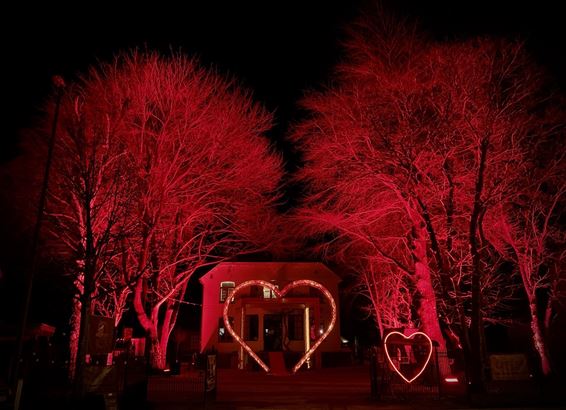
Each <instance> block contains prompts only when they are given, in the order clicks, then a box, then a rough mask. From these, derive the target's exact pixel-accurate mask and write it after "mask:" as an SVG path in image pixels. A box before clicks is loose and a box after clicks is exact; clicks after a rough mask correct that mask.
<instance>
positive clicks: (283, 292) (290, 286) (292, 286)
mask: <svg viewBox="0 0 566 410" xmlns="http://www.w3.org/2000/svg"><path fill="white" fill-rule="evenodd" d="M250 286H263V287H264V288H268V289H270V290H271V292H272V293H273V294H274V295H276V296H277V298H279V299H281V298H283V296H285V295H286V294H287V293H288V292H289V291H291V290H292V289H295V288H298V287H301V286H307V287H311V288H315V289H318V290H319V291H320V292H321V293H322V295H323V296H324V297H325V298H326V299H327V300H328V302H329V305H330V310H331V318H330V324H329V325H328V328H327V329H326V331H325V332H324V333H323V334H322V335H321V336H320V337H319V338H318V340H317V341H316V342H315V343H314V344H313V345H312V346H311V347H310V349H308V350H307V352H306V353H305V354H304V355H303V356H302V357H301V359H300V360H299V362H298V363H297V364H296V365H295V366H294V367H293V369H292V373H293V374H294V373H296V372H297V370H299V369H300V368H301V366H302V365H303V364H304V363H305V362H306V361H307V360H309V358H310V357H311V356H312V354H313V353H314V352H315V350H316V349H317V348H318V347H319V346H320V345H321V343H322V342H323V341H324V340H325V339H326V338H327V337H328V335H329V334H330V332H332V329H334V325H335V324H336V310H337V309H336V302H335V301H334V298H333V297H332V294H331V293H330V292H329V291H328V289H326V288H325V287H324V286H323V285H321V284H320V283H318V282H315V281H313V280H308V279H302V280H296V281H293V282H291V283H289V284H288V285H287V286H285V287H284V288H283V289H281V290H279V289H278V288H277V286H276V285H274V284H273V283H271V282H267V281H265V280H260V279H256V280H249V281H246V282H243V283H241V284H240V285H238V286H236V288H235V289H234V291H233V292H232V294H231V297H230V298H226V301H225V302H224V312H223V318H224V326H226V330H227V331H228V333H230V335H232V337H233V338H234V340H236V342H238V344H239V345H240V346H241V347H242V348H243V349H244V350H245V351H246V352H247V353H248V354H249V355H250V357H252V358H253V359H254V360H255V361H256V362H257V364H259V365H260V367H261V368H262V369H263V370H265V371H266V372H269V366H267V365H266V364H265V362H264V361H263V360H261V358H260V357H259V356H258V355H257V354H256V353H255V352H254V351H253V350H252V348H251V347H250V346H249V345H248V344H247V343H246V342H245V341H244V340H243V339H242V338H241V337H240V336H239V335H238V334H237V333H236V332H235V331H234V329H233V328H232V326H231V325H230V320H229V316H228V310H229V309H230V304H231V301H232V299H233V298H235V296H236V294H237V293H238V292H240V291H241V290H242V289H244V288H247V287H250Z"/></svg>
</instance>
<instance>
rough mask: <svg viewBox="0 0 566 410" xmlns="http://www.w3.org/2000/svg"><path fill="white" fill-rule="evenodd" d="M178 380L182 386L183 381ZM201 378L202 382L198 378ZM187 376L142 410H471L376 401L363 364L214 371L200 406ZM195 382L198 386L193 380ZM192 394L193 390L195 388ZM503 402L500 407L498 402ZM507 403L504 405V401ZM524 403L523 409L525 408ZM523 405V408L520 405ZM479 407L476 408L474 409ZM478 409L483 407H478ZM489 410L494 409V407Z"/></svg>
mask: <svg viewBox="0 0 566 410" xmlns="http://www.w3.org/2000/svg"><path fill="white" fill-rule="evenodd" d="M183 380H184V382H183ZM201 380H202V379H201ZM187 382H188V376H186V375H185V376H171V377H169V380H167V379H166V378H161V379H160V380H159V379H153V380H152V381H151V382H150V388H149V390H150V391H149V396H148V401H149V403H148V406H149V408H150V409H151V410H177V409H178V410H181V409H183V410H185V409H187V408H189V409H217V410H228V409H234V410H251V409H264V410H267V409H269V410H283V409H289V410H299V409H304V410H315V409H316V410H366V409H383V410H394V409H406V410H413V409H415V410H416V409H441V410H444V409H446V410H448V409H472V408H474V406H471V405H469V404H468V402H467V401H466V400H465V398H459V399H458V398H455V397H443V398H438V397H428V398H404V399H401V398H400V399H396V400H392V399H388V400H376V399H375V398H372V397H371V394H370V378H369V368H368V366H352V367H345V368H344V367H341V368H332V369H320V370H311V371H307V372H300V373H298V374H297V375H295V376H270V375H267V374H265V373H263V372H259V371H257V372H250V371H239V370H232V369H219V370H218V391H217V394H216V398H215V399H214V400H213V399H208V400H207V401H206V403H204V402H203V396H202V393H195V392H193V393H190V392H189V393H187V394H185V392H186V391H187V389H186V388H185V389H183V388H182V387H181V386H182V385H183V383H185V387H186V386H189V384H187ZM199 383H200V382H199ZM195 391H196V389H195ZM499 404H500V405H501V404H505V403H501V402H500V403H499ZM507 404H509V403H507ZM513 404H514V406H509V405H508V406H507V407H500V406H497V407H499V408H507V409H510V408H514V409H519V408H530V409H534V408H545V409H558V408H562V407H559V406H556V405H554V406H553V405H552V403H551V404H550V405H547V406H545V407H537V403H536V401H535V402H533V401H530V402H529V403H525V404H522V403H521V402H520V401H517V400H516V401H515V403H513ZM527 405H528V406H527ZM521 406H527V407H521ZM478 407H479V406H478ZM481 407H482V408H483V409H484V410H485V408H489V406H485V403H484V405H482V406H481ZM494 407H495V406H494Z"/></svg>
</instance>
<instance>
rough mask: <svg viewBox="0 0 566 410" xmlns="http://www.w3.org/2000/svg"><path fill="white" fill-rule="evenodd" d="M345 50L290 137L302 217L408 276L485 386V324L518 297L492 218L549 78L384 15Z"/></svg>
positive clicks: (515, 47)
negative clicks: (303, 190)
mask: <svg viewBox="0 0 566 410" xmlns="http://www.w3.org/2000/svg"><path fill="white" fill-rule="evenodd" d="M347 46H348V53H349V55H350V59H349V60H347V62H346V63H344V64H342V65H341V66H340V67H339V70H338V74H337V79H336V82H335V84H334V86H333V87H332V88H331V89H328V90H326V91H324V92H322V93H311V94H310V95H308V96H307V97H306V98H305V99H304V100H303V105H304V107H305V108H306V109H307V110H308V111H310V113H311V116H310V118H308V119H307V120H306V121H304V122H303V123H302V124H300V125H299V126H298V127H297V128H296V130H295V134H294V135H293V138H294V140H295V141H297V142H298V144H299V145H300V147H301V148H302V149H303V151H304V152H305V168H304V170H303V171H302V174H301V175H300V176H301V178H303V179H304V180H305V181H306V182H307V183H308V197H307V200H306V207H307V208H308V209H309V211H308V212H307V215H306V216H307V217H308V218H310V219H312V218H313V217H314V218H318V219H319V222H325V223H326V225H327V226H331V227H334V228H335V229H337V230H338V231H339V232H340V234H341V235H347V236H349V237H350V238H352V240H355V241H360V240H361V241H363V242H364V243H365V244H367V245H368V246H367V248H366V249H368V250H369V253H368V255H367V257H368V258H373V257H377V256H379V257H380V258H382V259H383V258H385V259H386V260H388V261H390V262H392V263H394V264H395V266H397V267H398V268H401V269H402V270H403V271H405V272H408V273H409V275H410V277H412V278H413V283H414V286H415V289H416V291H417V295H418V297H417V298H416V299H414V300H415V301H417V302H418V305H417V306H418V311H419V321H420V323H421V326H422V327H423V329H424V330H425V331H427V332H428V333H429V334H430V335H431V337H432V338H433V339H435V340H438V341H439V342H440V343H441V344H443V337H442V332H441V324H440V323H439V319H438V316H439V315H437V312H439V313H441V314H442V325H443V326H442V327H443V328H444V330H445V331H446V334H447V335H449V336H450V340H451V341H453V343H454V345H455V346H461V347H462V348H463V349H464V350H465V352H466V353H467V354H466V356H467V357H468V358H469V359H470V360H469V363H471V365H472V366H473V373H472V374H471V376H472V377H473V382H474V383H476V382H477V384H481V379H482V373H483V368H482V367H481V366H482V365H483V362H482V360H481V358H482V353H481V349H482V346H483V340H482V330H483V326H484V323H485V322H486V320H497V318H498V315H497V312H498V310H500V309H501V308H502V304H503V302H504V301H505V299H506V298H507V296H510V294H511V293H512V290H513V288H512V286H510V285H509V284H510V282H511V280H510V279H509V278H508V277H507V278H506V277H505V275H504V273H503V272H502V271H500V270H499V268H498V266H499V262H500V261H501V258H500V256H499V255H498V254H497V252H496V250H495V249H494V247H493V246H492V245H491V244H490V243H489V241H487V240H486V238H485V235H484V217H485V214H486V212H487V211H488V210H489V209H490V207H493V206H495V205H497V204H498V203H500V202H501V201H502V200H503V199H504V198H507V197H508V196H509V195H510V194H511V193H513V192H515V191H516V190H517V189H518V187H520V185H519V184H517V180H518V179H519V177H520V173H518V172H516V171H517V170H519V169H521V166H522V164H524V163H525V162H526V161H527V160H528V158H529V157H530V156H531V155H533V152H532V150H531V149H530V147H532V140H533V138H534V137H533V136H534V135H536V134H535V132H536V131H537V130H540V129H541V121H542V122H544V121H545V120H544V119H541V118H540V116H539V115H538V114H537V112H538V110H539V109H540V107H541V106H540V102H541V99H540V97H539V94H538V93H539V90H540V86H541V82H540V75H539V73H537V71H536V69H534V68H533V66H532V64H531V63H530V61H529V60H528V58H527V57H526V56H525V54H524V52H523V50H522V47H521V46H520V45H519V44H515V43H506V42H502V41H494V40H474V41H469V42H465V43H455V44H449V43H444V44H434V43H430V42H429V43H427V42H425V41H421V40H419V36H418V34H416V33H415V31H414V30H412V29H407V28H406V26H404V25H402V24H399V23H398V22H395V21H390V20H388V19H387V18H381V19H378V20H377V21H371V22H369V23H368V22H362V23H361V24H359V25H358V26H356V27H355V31H353V34H352V39H351V40H350V41H349V42H348V43H347ZM519 189H520V188H519ZM317 215H319V216H317ZM336 215H339V216H340V217H336ZM391 216H393V218H390V217H391ZM388 218H390V219H388ZM392 220H394V221H395V222H393V223H392ZM326 229H327V230H328V228H326ZM322 231H324V229H322ZM399 255H404V256H402V257H400V256H399ZM404 261H409V262H408V263H407V262H405V263H404ZM386 271H388V272H390V270H389V269H386ZM470 370H472V369H470Z"/></svg>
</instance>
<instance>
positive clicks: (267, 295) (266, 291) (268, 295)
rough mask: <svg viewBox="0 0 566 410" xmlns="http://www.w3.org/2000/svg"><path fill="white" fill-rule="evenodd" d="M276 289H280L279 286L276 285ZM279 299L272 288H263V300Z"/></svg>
mask: <svg viewBox="0 0 566 410" xmlns="http://www.w3.org/2000/svg"><path fill="white" fill-rule="evenodd" d="M275 288H276V289H279V286H278V285H275ZM276 297H277V295H276V294H275V292H273V291H272V290H271V288H268V287H267V286H265V287H264V288H263V298H264V299H275V298H276Z"/></svg>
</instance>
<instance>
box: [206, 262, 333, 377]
mask: <svg viewBox="0 0 566 410" xmlns="http://www.w3.org/2000/svg"><path fill="white" fill-rule="evenodd" d="M253 280H263V281H266V282H269V283H271V284H272V285H273V287H275V288H277V289H279V290H282V289H284V288H285V287H286V286H287V285H289V284H290V283H291V282H294V281H298V280H310V281H314V282H317V283H319V284H321V285H322V286H323V287H324V288H325V289H326V290H328V292H329V293H330V295H331V296H332V298H333V299H334V301H335V303H336V313H338V312H339V307H338V284H339V282H340V278H339V277H338V276H337V275H336V274H335V273H334V272H332V271H331V270H330V269H328V268H327V267H326V266H325V265H323V264H322V263H311V262H224V263H220V264H219V265H217V266H216V267H215V268H213V269H212V270H210V271H209V272H208V273H207V274H205V275H204V276H203V277H202V278H201V279H200V282H201V284H202V285H203V306H202V324H201V340H200V349H201V352H204V351H206V350H215V351H216V352H218V354H219V356H220V357H222V356H224V357H226V356H231V358H232V361H231V363H230V365H231V366H238V367H240V368H249V367H250V366H251V365H253V363H252V362H253V361H252V360H251V358H250V357H249V354H248V353H247V352H246V351H245V350H244V348H243V347H242V346H241V345H240V344H239V343H238V342H237V341H236V340H234V338H233V337H232V335H231V334H230V333H229V332H228V330H227V329H226V326H225V324H224V317H223V311H224V306H225V301H226V299H230V300H231V302H230V305H229V309H228V318H229V321H230V325H231V327H232V328H233V330H234V331H235V333H237V334H238V335H239V336H240V337H241V338H242V339H243V341H244V342H245V343H246V344H247V345H248V346H249V347H250V348H251V349H252V350H253V351H254V352H255V353H256V354H258V355H259V356H260V357H262V358H263V357H265V358H267V357H268V356H269V355H270V354H271V353H270V352H283V353H284V354H285V359H286V360H287V359H288V360H289V361H290V362H293V361H294V362H296V361H297V360H298V358H300V357H301V356H302V355H303V354H304V353H305V352H306V351H307V350H308V349H310V347H311V346H312V345H313V344H314V343H316V341H317V340H318V338H319V337H320V335H322V334H323V333H325V331H326V330H327V329H328V326H329V325H330V323H331V320H332V307H331V303H330V302H329V300H328V299H327V297H325V296H324V295H323V294H322V292H321V290H319V289H316V288H314V287H312V286H298V287H295V288H293V289H291V290H289V291H288V292H287V293H286V294H284V295H282V297H281V298H280V297H278V295H276V294H274V292H273V290H272V289H270V288H269V287H266V286H258V285H251V286H247V287H244V288H241V290H239V291H238V293H237V294H236V295H235V296H232V294H233V291H234V289H235V288H236V287H237V286H239V285H241V284H242V283H244V282H248V281H253ZM340 346H341V343H340V323H339V314H336V322H335V325H334V328H333V329H332V331H331V332H330V333H329V334H328V336H327V338H326V339H325V340H324V341H323V342H322V343H321V344H320V346H319V348H318V349H317V351H316V352H315V354H314V356H313V362H312V363H311V364H313V365H315V366H318V365H319V364H320V363H321V354H323V353H324V352H339V351H340ZM266 360H269V359H266Z"/></svg>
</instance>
